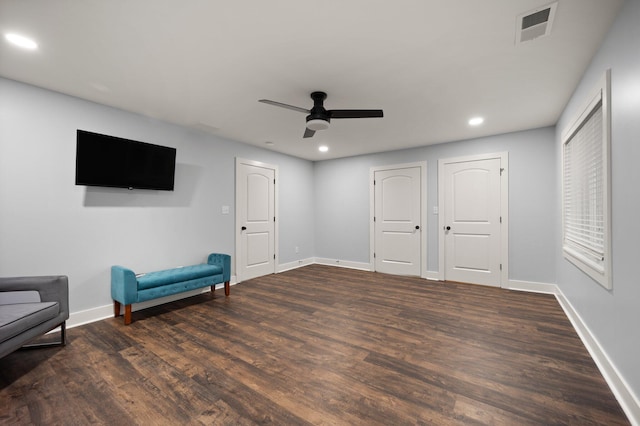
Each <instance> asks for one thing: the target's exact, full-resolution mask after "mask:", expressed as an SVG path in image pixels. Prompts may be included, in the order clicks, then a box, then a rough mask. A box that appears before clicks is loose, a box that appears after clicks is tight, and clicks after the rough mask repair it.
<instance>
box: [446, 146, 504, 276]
mask: <svg viewBox="0 0 640 426" xmlns="http://www.w3.org/2000/svg"><path fill="white" fill-rule="evenodd" d="M494 158H499V159H500V176H501V179H500V216H501V217H502V226H501V227H500V263H501V264H502V269H501V271H500V287H507V286H508V284H509V153H508V152H507V151H503V152H497V153H493V154H478V155H469V156H465V157H455V158H441V159H439V160H438V206H440V207H439V208H440V212H439V214H438V280H440V281H444V280H445V278H446V277H445V270H444V268H445V266H444V265H445V263H444V261H445V249H444V237H445V236H444V227H445V226H446V224H445V214H444V213H445V212H444V211H443V209H444V191H445V187H444V165H445V164H449V163H464V162H467V161H478V160H491V159H494Z"/></svg>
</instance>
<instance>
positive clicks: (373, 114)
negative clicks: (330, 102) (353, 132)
mask: <svg viewBox="0 0 640 426" xmlns="http://www.w3.org/2000/svg"><path fill="white" fill-rule="evenodd" d="M327 112H328V113H329V114H330V116H331V118H377V117H383V114H382V110H381V109H332V110H330V111H327Z"/></svg>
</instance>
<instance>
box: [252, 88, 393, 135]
mask: <svg viewBox="0 0 640 426" xmlns="http://www.w3.org/2000/svg"><path fill="white" fill-rule="evenodd" d="M311 99H313V108H311V109H305V108H300V107H297V106H293V105H288V104H283V103H282V102H276V101H270V100H269V99H260V100H259V101H258V102H262V103H265V104H269V105H274V106H278V107H281V108H287V109H292V110H294V111H299V112H304V113H305V114H309V115H307V127H306V129H305V130H304V136H303V137H305V138H310V137H311V136H313V135H314V134H315V133H316V131H318V130H325V129H327V128H329V123H330V122H331V119H332V118H376V117H382V116H383V115H382V110H381V109H329V110H328V109H325V108H324V105H323V103H324V100H325V99H327V94H326V93H324V92H313V93H312V94H311Z"/></svg>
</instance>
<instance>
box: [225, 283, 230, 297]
mask: <svg viewBox="0 0 640 426" xmlns="http://www.w3.org/2000/svg"><path fill="white" fill-rule="evenodd" d="M229 293H231V288H230V286H229V281H227V282H225V283H224V295H225V296H228V295H229Z"/></svg>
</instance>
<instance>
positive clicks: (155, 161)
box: [76, 129, 176, 191]
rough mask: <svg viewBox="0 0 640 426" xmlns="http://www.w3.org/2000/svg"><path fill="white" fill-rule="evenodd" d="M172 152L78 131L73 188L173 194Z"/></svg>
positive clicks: (146, 144)
mask: <svg viewBox="0 0 640 426" xmlns="http://www.w3.org/2000/svg"><path fill="white" fill-rule="evenodd" d="M175 170H176V149H175V148H170V147H166V146H160V145H153V144H150V143H145V142H139V141H134V140H130V139H123V138H118V137H115V136H107V135H102V134H99V133H93V132H88V131H85V130H80V129H78V132H77V137H76V185H87V186H108V187H116V188H129V189H133V188H140V189H159V190H165V191H173V185H174V179H175Z"/></svg>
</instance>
